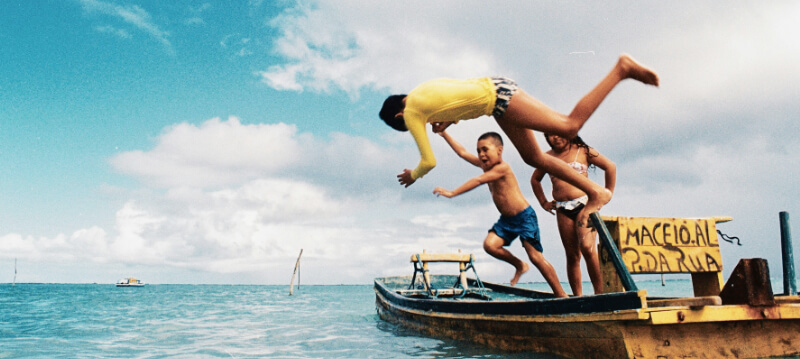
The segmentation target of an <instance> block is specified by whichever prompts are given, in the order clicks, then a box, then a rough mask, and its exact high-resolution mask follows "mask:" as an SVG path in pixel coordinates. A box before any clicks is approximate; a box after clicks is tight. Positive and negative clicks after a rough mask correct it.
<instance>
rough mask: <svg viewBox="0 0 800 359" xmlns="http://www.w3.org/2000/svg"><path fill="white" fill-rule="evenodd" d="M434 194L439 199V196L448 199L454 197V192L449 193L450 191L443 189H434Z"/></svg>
mask: <svg viewBox="0 0 800 359" xmlns="http://www.w3.org/2000/svg"><path fill="white" fill-rule="evenodd" d="M433 194H435V195H436V196H437V197H438V196H445V197H447V198H451V197H453V192H452V191H448V190H446V189H444V188H442V187H436V188H434V189H433Z"/></svg>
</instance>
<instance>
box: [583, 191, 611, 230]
mask: <svg viewBox="0 0 800 359" xmlns="http://www.w3.org/2000/svg"><path fill="white" fill-rule="evenodd" d="M611 196H612V193H611V191H609V190H608V188H603V190H601V191H599V192H597V193H595V194H594V195H589V200H588V201H587V202H586V206H584V207H583V210H582V211H581V212H580V213H579V214H578V226H580V227H591V223H590V222H589V215H591V214H592V213H595V212H598V211H600V209H601V208H603V205H605V204H606V203H608V202H609V201H611Z"/></svg>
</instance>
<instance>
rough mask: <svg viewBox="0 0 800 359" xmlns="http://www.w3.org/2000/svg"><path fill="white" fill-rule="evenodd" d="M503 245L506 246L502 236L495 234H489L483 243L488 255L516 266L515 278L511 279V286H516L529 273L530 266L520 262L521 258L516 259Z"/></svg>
mask: <svg viewBox="0 0 800 359" xmlns="http://www.w3.org/2000/svg"><path fill="white" fill-rule="evenodd" d="M503 244H505V241H503V238H500V236H498V235H497V234H496V233H494V232H489V234H488V235H487V236H486V239H485V240H484V241H483V250H485V251H486V253H489V255H491V256H492V257H495V258H497V259H499V260H502V261H505V262H507V263H508V264H511V265H512V266H514V268H515V269H516V271H515V272H514V277H512V278H511V282H510V283H511V285H516V284H517V282H518V281H519V278H520V277H522V275H523V274H525V272H527V271H528V269H529V268H530V266H529V265H528V263H525V262H523V261H521V260H519V258H517V257H515V256H514V255H513V254H512V253H511V252H509V251H508V250H507V249H505V247H503Z"/></svg>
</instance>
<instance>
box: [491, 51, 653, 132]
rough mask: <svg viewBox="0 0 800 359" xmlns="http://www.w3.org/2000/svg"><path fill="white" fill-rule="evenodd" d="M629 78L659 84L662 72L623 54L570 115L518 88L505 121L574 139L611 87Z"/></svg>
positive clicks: (504, 117) (504, 118)
mask: <svg viewBox="0 0 800 359" xmlns="http://www.w3.org/2000/svg"><path fill="white" fill-rule="evenodd" d="M628 78H632V79H635V80H638V81H641V82H643V83H645V84H649V85H654V86H658V75H657V74H656V73H655V72H653V70H650V69H649V68H647V67H645V66H643V65H641V64H639V63H638V62H636V60H634V59H633V58H632V57H630V56H628V55H624V54H623V55H621V56H620V57H619V60H617V64H616V65H615V66H614V68H613V69H611V71H610V72H609V73H608V74H607V75H606V76H605V77H604V78H603V79H602V80H601V81H600V83H598V84H597V85H596V86H595V87H594V88H593V89H592V90H591V91H589V93H588V94H586V95H585V96H584V97H583V98H582V99H581V100H580V101H578V103H577V104H576V105H575V108H574V109H573V110H572V112H570V114H569V115H568V116H565V115H563V114H561V113H559V112H556V111H555V110H553V109H551V108H549V107H548V106H547V105H545V104H543V103H542V102H541V101H539V100H537V99H535V98H533V97H532V96H530V95H528V94H527V93H525V92H524V91H521V90H518V91H517V92H516V93H515V94H514V96H513V97H512V98H511V101H510V102H509V103H508V109H507V110H506V112H505V114H504V115H503V117H502V118H501V120H503V121H509V122H513V123H515V124H517V125H518V126H520V127H525V128H530V129H532V130H536V131H540V132H546V133H554V134H557V135H559V136H562V137H564V138H573V137H575V136H577V135H578V130H580V129H581V128H582V127H583V125H584V124H585V123H586V121H587V120H589V117H591V115H592V114H593V113H594V111H595V110H597V108H598V107H599V106H600V104H601V103H602V102H603V100H605V98H606V97H607V96H608V94H609V93H610V92H611V90H613V89H614V87H616V86H617V84H619V83H620V81H622V80H624V79H628Z"/></svg>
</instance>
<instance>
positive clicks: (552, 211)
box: [542, 200, 556, 216]
mask: <svg viewBox="0 0 800 359" xmlns="http://www.w3.org/2000/svg"><path fill="white" fill-rule="evenodd" d="M542 208H544V210H545V211H548V212H550V214H552V215H554V216H555V215H556V212H555V209H556V201H555V200H552V201H550V202H545V203H544V204H542Z"/></svg>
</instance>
